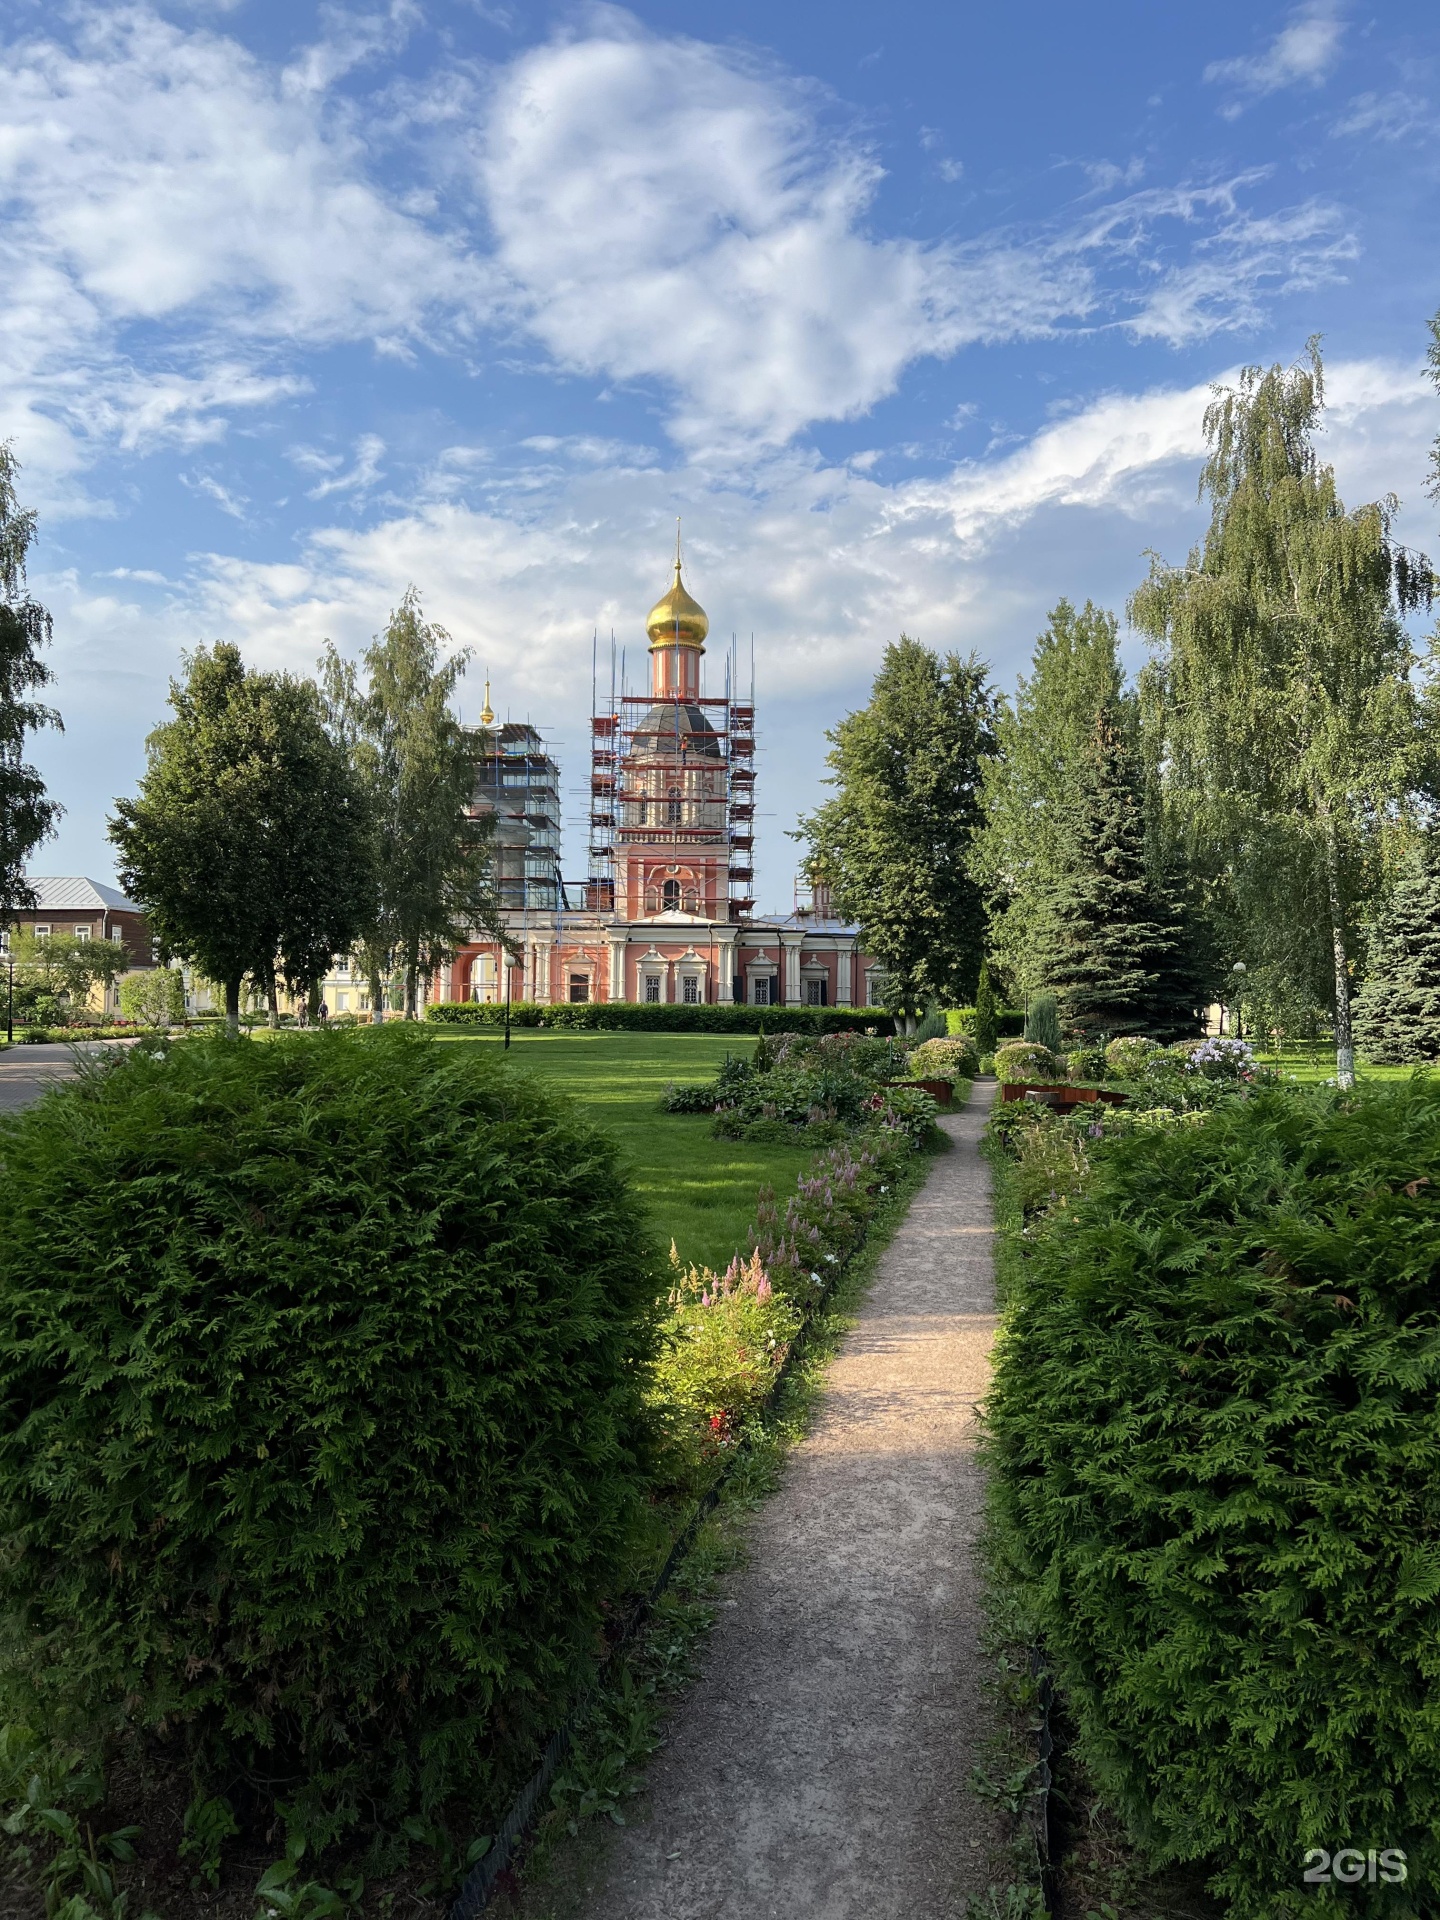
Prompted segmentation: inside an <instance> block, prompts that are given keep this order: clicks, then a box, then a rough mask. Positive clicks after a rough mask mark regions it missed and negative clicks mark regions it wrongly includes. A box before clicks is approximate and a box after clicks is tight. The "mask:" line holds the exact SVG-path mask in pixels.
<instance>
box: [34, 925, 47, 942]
mask: <svg viewBox="0 0 1440 1920" xmlns="http://www.w3.org/2000/svg"><path fill="white" fill-rule="evenodd" d="M35 938H36V939H37V940H48V939H49V938H50V929H49V927H48V926H42V925H41V924H40V922H39V921H37V922H36V923H35Z"/></svg>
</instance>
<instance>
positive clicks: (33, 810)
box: [0, 440, 62, 926]
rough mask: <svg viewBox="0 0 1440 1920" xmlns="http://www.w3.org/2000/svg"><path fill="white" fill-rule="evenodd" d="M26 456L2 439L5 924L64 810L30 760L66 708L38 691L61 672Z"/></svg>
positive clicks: (22, 901) (0, 731)
mask: <svg viewBox="0 0 1440 1920" xmlns="http://www.w3.org/2000/svg"><path fill="white" fill-rule="evenodd" d="M18 469H19V462H18V461H17V460H16V458H15V454H14V449H13V448H12V446H11V443H10V442H9V441H8V440H7V441H3V442H0V925H4V926H8V925H9V923H10V920H11V918H12V916H13V915H14V913H15V911H16V909H17V908H19V907H33V906H34V904H35V894H34V892H33V890H32V889H31V887H30V886H29V885H28V883H27V882H26V879H25V863H26V861H27V860H28V859H29V858H30V855H31V854H32V853H33V852H34V851H35V849H36V847H38V846H40V845H41V843H42V842H43V841H45V840H48V839H49V837H50V835H51V834H52V833H53V832H54V831H55V822H56V821H57V820H58V819H59V817H60V813H61V811H62V809H61V807H60V804H59V802H58V801H56V800H51V799H49V798H48V797H47V796H46V793H45V782H44V781H43V780H42V779H41V777H40V775H39V773H38V772H37V771H36V769H35V768H34V767H32V766H30V765H29V764H28V763H27V761H26V759H25V736H26V735H27V734H29V733H34V732H35V731H36V730H37V729H38V728H40V727H56V728H60V727H61V720H60V716H59V714H58V713H57V712H56V711H55V709H54V708H53V707H47V706H44V705H43V704H42V703H41V702H40V701H38V700H36V699H34V698H33V695H34V694H35V692H36V690H37V689H38V688H40V687H44V686H47V685H48V684H49V683H50V681H51V680H52V679H53V678H54V675H53V673H52V672H51V670H50V668H49V667H48V666H46V664H45V662H44V661H43V660H42V659H41V658H40V649H41V647H43V646H45V645H46V644H47V643H48V642H49V639H50V615H49V614H48V613H47V612H46V611H45V609H44V607H42V606H41V605H40V604H39V602H38V601H36V600H32V599H31V598H30V595H29V594H28V593H27V592H26V590H25V558H26V555H27V554H28V553H29V551H30V546H31V543H32V542H33V540H34V538H35V513H34V510H33V509H30V508H22V507H21V506H20V504H19V501H18V499H17V497H16V493H15V475H16V473H17V471H18Z"/></svg>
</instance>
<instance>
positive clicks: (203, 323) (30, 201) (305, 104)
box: [0, 6, 485, 481]
mask: <svg viewBox="0 0 1440 1920" xmlns="http://www.w3.org/2000/svg"><path fill="white" fill-rule="evenodd" d="M402 11H403V8H397V9H396V14H398V13H399V12H402ZM71 17H72V19H73V22H74V37H73V40H72V41H70V42H67V43H62V42H61V41H60V40H59V39H55V38H44V37H36V38H29V39H17V40H14V41H12V42H11V43H10V45H9V46H8V47H6V48H5V50H4V52H5V62H6V86H5V91H4V97H3V101H0V193H3V195H4V197H5V202H6V223H5V230H4V235H3V242H0V265H3V269H4V273H5V279H6V301H5V307H4V312H3V315H0V391H3V393H4V396H5V397H4V400H3V401H0V433H14V434H16V435H17V436H18V437H19V438H20V439H21V441H22V444H23V445H24V448H25V450H26V456H27V460H28V462H29V464H30V465H31V466H32V467H35V468H38V469H40V471H41V472H42V473H44V474H47V475H48V476H49V477H50V478H51V480H52V481H54V480H56V479H57V478H59V477H62V476H64V475H66V474H68V473H73V472H75V471H76V470H78V469H79V468H80V467H81V466H83V465H84V464H86V462H87V461H88V459H89V458H90V457H91V455H92V453H93V452H94V451H96V450H98V445H99V444H100V443H113V444H118V445H119V446H121V447H122V448H125V449H127V450H132V451H137V450H138V451H144V450H148V448H150V447H151V446H153V445H155V444H157V443H159V444H165V443H172V444H173V443H178V444H179V445H181V446H190V445H194V444H196V443H197V442H199V441H202V440H204V439H207V438H213V437H215V436H216V435H217V434H219V433H221V432H223V431H224V422H225V420H226V418H227V417H228V415H229V414H230V413H231V412H232V411H234V410H236V409H240V408H246V409H254V408H257V407H264V406H267V405H270V404H272V403H273V402H274V401H275V400H276V399H277V398H280V397H283V396H285V395H287V394H290V393H294V392H296V391H298V390H300V388H301V387H302V385H303V382H302V381H301V380H300V379H299V377H298V376H296V375H295V374H293V373H292V372H290V371H289V370H288V369H286V368H283V367H282V368H279V369H277V368H275V367H274V366H273V365H266V364H265V361H266V359H267V358H272V357H273V356H274V354H276V353H277V352H283V353H285V354H286V355H287V356H288V355H290V354H291V353H293V351H294V349H295V348H296V347H297V346H326V345H330V344H332V343H334V342H337V341H345V340H357V339H358V340H371V341H373V342H375V343H376V344H377V345H379V346H382V347H384V346H387V345H388V346H394V345H395V344H397V343H404V342H405V341H408V340H413V339H417V338H421V337H424V335H425V334H426V331H427V329H428V328H430V327H431V326H432V324H438V321H437V316H440V317H442V318H443V320H444V323H445V324H446V325H447V326H448V325H451V324H452V323H453V318H454V316H455V314H456V313H457V312H461V311H463V310H469V311H471V312H473V311H477V310H478V309H479V307H480V306H482V305H483V303H484V297H485V295H484V279H485V270H484V268H483V267H482V266H481V265H480V264H479V263H478V262H477V261H476V260H475V259H474V258H473V257H471V256H470V255H468V254H467V253H466V252H465V251H464V249H463V248H462V247H460V246H458V245H457V244H456V243H455V242H454V241H453V240H451V239H450V238H448V237H446V236H444V235H442V234H438V233H436V232H434V231H432V230H431V229H430V228H429V227H427V226H426V225H425V224H424V223H423V222H422V221H420V220H418V219H416V218H414V217H411V216H410V215H409V214H407V213H406V212H404V211H402V210H401V209H400V208H399V207H398V206H396V205H393V204H392V203H391V202H390V200H389V199H387V197H386V196H385V195H384V194H383V193H381V192H380V191H379V190H378V189H377V188H376V186H375V185H374V184H373V183H372V182H371V180H370V178H369V175H368V172H367V156H366V152H365V148H364V145H363V142H362V140H361V137H360V135H359V133H358V132H357V131H356V130H355V129H354V128H353V127H352V126H350V125H349V123H348V122H347V120H346V118H345V116H344V115H343V114H342V113H340V112H338V111H335V110H333V109H332V107H331V106H330V105H329V104H327V101H326V99H325V98H324V97H323V96H322V95H321V94H319V93H317V91H316V88H317V86H318V85H319V84H320V82H321V80H322V79H323V78H324V74H325V73H326V72H330V73H332V74H333V73H334V72H336V71H339V70H340V67H341V66H343V64H344V61H343V60H341V58H340V56H339V55H338V54H336V55H335V56H334V58H333V59H330V61H329V65H328V67H326V66H325V63H324V62H321V63H320V64H319V65H317V64H316V62H317V60H318V59H319V55H318V53H316V51H315V50H314V49H312V50H311V55H313V56H314V57H313V58H312V57H311V56H310V55H307V57H306V62H302V63H301V67H300V68H295V69H291V70H289V71H288V72H282V71H280V70H279V69H273V68H268V67H266V66H264V65H263V64H262V63H261V62H260V61H258V60H257V59H255V58H254V57H253V56H252V55H251V54H250V53H248V52H247V51H246V50H245V49H244V48H243V47H242V46H241V45H239V43H238V42H236V41H234V40H233V39H229V38H227V37H224V36H222V35H220V34H218V33H216V32H214V31H213V30H211V29H208V28H196V29H193V30H189V31H186V30H183V29H181V28H179V27H176V26H174V25H172V24H170V23H169V22H167V21H165V20H162V19H161V18H159V17H158V16H157V15H156V14H154V13H153V12H150V11H148V10H147V9H145V8H143V7H125V8H118V9H115V8H105V7H103V6H91V7H82V8H81V9H79V10H78V11H77V12H76V13H75V14H74V15H73V16H71ZM395 18H396V15H392V16H387V17H386V19H385V21H384V22H382V23H381V24H380V25H375V26H374V31H373V32H372V33H371V42H376V43H377V44H378V41H377V36H379V35H380V33H381V30H382V26H383V28H384V30H385V31H392V30H394V31H398V28H396V26H395ZM372 24H373V23H372ZM360 26H361V27H362V28H364V29H365V31H364V32H361V33H360V35H359V40H360V42H364V43H365V45H369V44H370V43H371V42H366V41H365V33H366V32H370V28H367V27H366V26H365V23H364V22H361V23H360ZM325 44H329V43H328V42H327V43H325ZM360 50H361V51H364V46H361V49H360ZM348 57H349V56H348V54H347V56H346V58H348ZM337 62H338V63H339V64H337Z"/></svg>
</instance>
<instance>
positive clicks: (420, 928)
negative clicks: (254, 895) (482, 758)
mask: <svg viewBox="0 0 1440 1920" xmlns="http://www.w3.org/2000/svg"><path fill="white" fill-rule="evenodd" d="M449 644H450V636H449V635H448V634H447V633H446V632H445V630H444V629H443V627H438V626H434V625H432V624H431V623H430V622H428V621H427V620H425V618H424V617H423V615H422V613H421V609H420V596H419V595H418V593H417V592H416V591H415V589H414V588H413V587H411V588H410V589H409V590H408V591H407V592H406V594H405V597H404V599H403V600H402V601H401V602H400V605H399V606H398V607H396V609H395V610H394V612H393V613H392V614H391V616H390V624H389V625H388V626H387V628H386V629H385V632H384V634H383V635H381V636H380V637H378V638H377V639H376V640H375V642H374V643H373V644H372V645H371V646H370V647H369V648H368V649H367V650H366V653H365V657H364V661H363V666H364V670H365V683H364V685H363V687H362V685H361V682H360V679H359V676H358V675H357V674H356V671H355V668H354V666H353V665H351V663H350V662H348V661H345V660H342V659H341V658H340V656H339V654H338V653H337V652H336V651H335V648H334V646H333V645H330V644H328V643H327V648H326V654H325V658H324V660H323V661H322V663H321V668H322V679H323V683H324V688H325V697H326V701H327V705H328V709H329V716H330V725H331V729H332V731H333V733H334V735H335V737H336V739H337V741H339V742H341V743H343V745H344V746H345V748H346V749H347V750H348V752H349V756H350V760H351V764H352V765H353V767H354V770H355V774H356V777H357V779H358V781H359V784H360V788H361V790H362V792H363V794H364V798H365V809H366V816H367V818H368V821H369V824H370V829H371V840H370V854H371V870H372V873H373V876H374V889H373V893H372V895H371V898H370V902H369V911H368V913H367V915H366V916H365V919H364V922H363V926H362V928H361V939H360V942H359V948H358V951H359V957H360V960H361V962H362V964H363V965H364V967H365V970H366V973H367V975H368V977H369V984H370V1004H371V1006H372V1007H383V1006H384V1004H385V989H386V984H387V982H388V981H389V980H390V978H391V977H392V976H393V975H395V974H397V973H398V975H399V976H400V979H401V981H402V982H403V993H404V1002H405V1011H406V1013H407V1015H408V1016H409V1018H411V1019H414V1018H415V1016H416V1012H417V1008H418V1004H419V983H420V980H421V979H422V977H424V976H425V975H426V974H428V973H430V972H432V971H433V970H434V969H435V968H436V967H437V966H439V965H440V964H441V963H442V962H443V961H444V960H446V959H448V958H449V957H450V956H451V955H452V954H453V953H454V951H455V949H456V947H457V946H458V945H459V944H460V943H461V942H462V941H464V940H466V939H469V938H473V936H474V934H475V933H476V931H477V930H481V929H484V930H486V931H489V932H491V933H500V932H501V925H500V915H499V907H498V904H497V901H496V898H495V890H494V886H493V884H492V879H491V870H490V868H491V840H492V837H493V834H494V825H495V823H494V819H493V817H492V816H490V815H488V814H486V815H477V814H475V813H473V812H472V811H471V803H472V801H473V799H474V795H475V779H476V756H477V754H478V753H479V751H480V750H481V749H480V742H479V741H478V739H477V737H476V735H475V734H473V733H467V732H466V731H465V729H464V728H463V727H462V726H461V725H460V722H459V720H458V719H457V718H456V716H455V715H454V714H453V713H452V712H451V710H450V701H451V698H452V696H453V694H454V691H455V687H456V684H457V682H458V681H459V679H460V676H461V674H462V673H463V672H464V671H465V665H466V662H467V661H468V660H469V658H470V655H469V652H468V651H466V650H462V651H459V652H455V651H450V652H448V654H447V653H446V649H448V648H449ZM315 977H316V978H318V977H319V976H318V975H317V976H315Z"/></svg>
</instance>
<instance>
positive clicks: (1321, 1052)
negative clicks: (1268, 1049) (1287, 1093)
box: [1255, 1040, 1415, 1085]
mask: <svg viewBox="0 0 1440 1920" xmlns="http://www.w3.org/2000/svg"><path fill="white" fill-rule="evenodd" d="M1255 1057H1256V1059H1257V1060H1259V1061H1261V1062H1263V1064H1264V1065H1265V1066H1267V1067H1274V1068H1276V1069H1277V1071H1278V1072H1279V1074H1280V1077H1281V1079H1282V1080H1296V1081H1300V1082H1302V1083H1304V1084H1306V1085H1315V1084H1317V1083H1318V1082H1320V1081H1323V1080H1333V1079H1334V1078H1335V1047H1334V1044H1333V1042H1330V1041H1322V1040H1316V1041H1314V1042H1313V1043H1311V1042H1308V1041H1300V1042H1298V1043H1297V1044H1296V1045H1295V1046H1293V1047H1287V1048H1286V1050H1285V1051H1284V1052H1283V1053H1262V1052H1261V1051H1260V1049H1259V1048H1258V1047H1257V1048H1256V1050H1255ZM1414 1071H1415V1069H1414V1068H1413V1067H1372V1066H1370V1065H1368V1064H1367V1063H1366V1061H1365V1060H1363V1059H1357V1060H1356V1062H1355V1078H1356V1080H1357V1081H1358V1082H1360V1083H1361V1084H1362V1085H1363V1084H1364V1082H1365V1081H1367V1080H1408V1079H1409V1078H1410V1075H1411V1074H1412V1073H1413V1072H1414Z"/></svg>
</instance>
